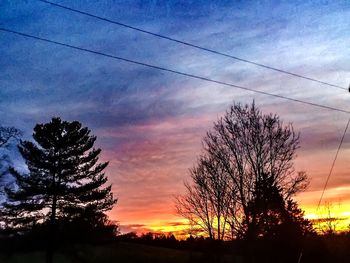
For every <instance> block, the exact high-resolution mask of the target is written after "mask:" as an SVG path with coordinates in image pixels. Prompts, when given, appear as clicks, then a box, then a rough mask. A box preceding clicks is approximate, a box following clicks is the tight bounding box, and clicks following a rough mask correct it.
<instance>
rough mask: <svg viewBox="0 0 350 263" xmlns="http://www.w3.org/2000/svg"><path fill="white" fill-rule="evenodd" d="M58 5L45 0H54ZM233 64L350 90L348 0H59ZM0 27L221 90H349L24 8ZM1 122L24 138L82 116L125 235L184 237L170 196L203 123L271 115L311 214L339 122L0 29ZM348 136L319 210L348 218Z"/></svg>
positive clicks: (296, 106)
mask: <svg viewBox="0 0 350 263" xmlns="http://www.w3.org/2000/svg"><path fill="white" fill-rule="evenodd" d="M53 1H54V0H53ZM55 2H56V3H60V4H62V5H65V6H68V7H71V8H75V9H79V10H81V11H84V12H88V13H92V14H94V15H97V16H101V17H104V18H108V19H111V20H115V21H118V22H121V23H125V24H128V25H131V26H134V27H139V28H142V29H144V30H148V31H151V32H154V33H157V34H162V35H166V36H169V37H172V38H176V39H179V40H183V41H186V42H190V43H193V44H196V45H200V46H203V47H206V48H209V49H214V50H217V51H220V52H224V53H227V54H230V55H233V56H237V57H240V58H243V59H248V60H252V61H254V62H257V63H261V64H266V65H269V66H272V67H275V68H279V69H282V70H286V71H291V72H293V73H296V74H300V75H304V76H307V77H311V78H315V79H319V80H321V81H325V82H329V83H332V84H335V85H338V86H340V87H343V88H345V89H347V88H348V86H349V83H350V74H349V73H350V45H349V43H350V20H349V17H350V3H349V1H346V0H344V1H326V0H323V1H204V0H200V1H194V0H193V1H191V0H189V1H157V0H150V1H107V0H106V1H78V0H76V1H68V0H67V1H58V0H55ZM0 27H1V28H6V29H10V30H15V31H20V32H22V33H26V34H31V35H35V36H38V37H42V38H47V39H51V40H54V41H58V42H63V43H66V44H69V45H74V46H78V47H81V48H86V49H91V50H94V51H98V52H103V53H106V54H110V55H114V56H119V57H124V58H126V59H131V60H136V61H139V62H142V63H148V64H152V65H156V66H160V67H165V68H169V69H171V70H178V71H181V72H186V73H188V74H194V75H199V76H202V77H205V78H211V79H215V80H218V81H223V82H228V83H232V84H235V85H241V86H244V87H248V88H252V89H256V90H259V91H263V92H270V93H274V94H279V95H282V96H287V97H290V98H294V99H299V100H304V101H307V102H311V103H317V104H323V105H327V106H330V107H335V108H340V109H343V110H350V108H349V101H350V98H349V95H350V94H349V92H348V91H347V90H343V89H339V88H334V87H329V86H326V85H322V84H319V83H315V82H312V81H309V80H305V79H301V78H297V77H293V76H290V75H286V74H283V73H280V72H275V71H271V70H268V69H265V68H261V67H257V66H254V65H251V64H247V63H244V62H240V61H237V60H233V59H231V58H227V57H222V56H218V55H216V54H211V53H208V52H205V51H203V50H198V49H194V48H191V47H188V46H184V45H181V44H179V43H174V42H171V41H168V40H165V39H160V38H156V37H154V36H150V35H147V34H144V33H141V32H137V31H134V30H131V29H127V28H124V27H120V26H118V25H115V24H111V23H108V22H106V21H101V20H97V19H95V18H92V17H87V16H84V15H82V14H77V13H74V12H70V11H67V10H63V9H60V8H57V7H54V6H51V5H49V4H47V3H43V2H40V1H36V0H32V1H27V0H18V1H10V0H8V1H6V0H3V1H0ZM0 69H1V70H0V121H1V123H0V125H2V126H15V127H17V128H19V129H21V130H22V131H23V134H24V135H23V137H24V139H31V134H32V129H33V127H34V126H35V124H36V123H45V122H48V121H49V120H50V119H51V118H52V117H54V116H59V117H61V118H62V119H64V120H68V121H73V120H78V121H80V122H82V123H83V125H84V126H87V127H89V128H90V129H91V130H92V133H93V134H94V135H96V136H97V141H96V145H97V147H100V148H101V149H102V154H101V160H102V161H105V160H108V161H110V164H109V166H108V168H107V169H106V174H107V176H108V178H109V182H110V183H112V184H113V188H112V189H113V192H114V194H115V196H116V197H118V203H117V205H116V206H115V208H114V209H113V210H112V211H110V212H109V216H110V217H111V219H113V220H117V221H118V222H119V224H120V225H121V229H122V231H124V232H127V231H138V232H140V231H147V230H152V231H173V232H176V231H178V230H181V229H182V228H183V224H184V221H183V219H182V218H181V217H179V216H178V215H176V213H175V208H174V196H175V195H177V194H182V193H184V190H185V189H184V185H183V182H184V181H185V180H188V179H189V172H188V170H189V168H191V167H192V166H193V165H194V163H195V160H196V158H197V156H198V155H199V154H200V153H201V141H202V138H203V137H204V136H205V133H206V131H208V130H209V129H211V127H212V126H213V122H215V121H216V120H217V119H218V118H219V117H220V116H223V114H224V113H225V110H226V109H228V107H229V106H230V105H232V104H233V103H234V102H240V103H251V102H252V101H253V100H255V103H256V105H257V106H258V107H259V108H260V109H261V110H262V111H263V112H265V113H270V112H273V113H276V114H278V115H279V116H280V118H281V119H282V120H283V121H284V123H289V122H291V123H292V124H293V126H294V128H295V130H296V131H298V132H300V133H301V142H300V149H299V150H298V152H297V153H298V157H297V158H296V160H295V168H296V170H297V171H306V172H307V174H308V175H309V178H310V185H309V188H308V189H307V190H306V191H305V192H303V193H301V194H298V196H296V199H297V200H298V202H299V205H300V206H301V207H302V208H303V209H305V211H306V214H307V215H308V216H309V217H310V218H313V217H315V216H316V215H317V214H320V212H316V206H317V203H318V200H319V198H320V195H321V192H322V189H323V187H324V184H325V181H326V178H327V175H328V173H329V170H330V168H331V164H332V162H333V159H334V156H335V153H336V150H337V148H338V145H339V142H340V139H341V137H342V134H343V132H344V129H345V126H346V123H347V121H348V118H349V114H346V113H341V112H337V111H331V110H327V109H322V108H318V107H315V106H310V105H304V104H300V103H297V102H292V101H287V100H283V99H280V98H275V97H270V96H266V95H262V94H257V93H253V92H249V91H243V90H239V89H235V88H233V87H227V86H222V85H218V84H215V83H210V82H206V81H203V80H198V79H193V78H189V77H185V76H181V75H176V74H173V73H169V72H163V71H159V70H156V69H151V68H147V67H144V66H140V65H135V64H130V63H127V62H123V61H119V60H115V59H112V58H107V57H103V56H99V55H96V54H90V53H87V52H83V51H78V50H72V49H70V48H67V47H62V46H57V45H54V44H49V43H45V42H41V41H38V40H34V39H28V38H25V37H23V36H19V35H15V34H11V33H7V32H3V31H0ZM349 171H350V136H349V134H346V136H345V137H344V142H343V144H342V148H341V150H340V152H339V156H338V159H337V161H336V164H335V167H334V170H333V173H332V176H331V178H330V180H329V183H328V187H327V191H326V192H325V194H324V198H323V199H324V201H327V202H331V203H332V204H334V207H337V208H334V209H333V211H334V213H335V215H336V216H338V217H342V218H343V219H344V220H343V221H344V222H349V221H346V220H345V219H347V217H348V216H349V215H350V176H349Z"/></svg>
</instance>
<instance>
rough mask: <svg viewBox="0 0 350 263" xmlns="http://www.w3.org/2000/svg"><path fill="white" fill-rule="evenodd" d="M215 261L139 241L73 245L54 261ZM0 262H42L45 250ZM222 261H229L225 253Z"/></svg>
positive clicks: (177, 262) (20, 254) (0, 259)
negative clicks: (100, 244) (138, 242)
mask: <svg viewBox="0 0 350 263" xmlns="http://www.w3.org/2000/svg"><path fill="white" fill-rule="evenodd" d="M206 260H210V261H213V260H214V261H215V259H214V258H210V256H208V255H204V254H202V253H199V252H193V253H191V252H190V251H186V250H176V249H170V248H162V247H154V246H147V245H141V244H131V243H116V244H109V245H104V246H91V245H74V246H72V247H71V248H69V249H65V250H64V251H62V250H61V251H60V252H58V253H56V255H55V259H54V262H55V263H80V262H84V263H85V262H86V263H90V262H91V263H92V262H99V263H109V262H128V263H129V262H130V263H133V262H150V263H151V262H155V263H157V262H159V263H160V262H169V263H172V262H174V263H181V262H206ZM0 262H1V263H23V262H25V263H41V262H45V253H44V252H30V253H16V254H15V255H7V256H4V255H2V256H0ZM221 262H232V260H231V257H229V256H225V257H224V258H223V259H222V260H221Z"/></svg>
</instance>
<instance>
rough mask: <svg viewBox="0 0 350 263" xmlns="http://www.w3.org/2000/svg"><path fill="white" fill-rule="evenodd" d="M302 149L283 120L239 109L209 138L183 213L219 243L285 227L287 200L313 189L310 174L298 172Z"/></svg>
mask: <svg viewBox="0 0 350 263" xmlns="http://www.w3.org/2000/svg"><path fill="white" fill-rule="evenodd" d="M298 145H299V134H296V133H295V132H294V130H293V127H292V125H291V124H288V125H283V122H282V121H281V120H280V119H279V117H278V116H277V115H273V114H263V113H262V112H261V111H260V110H259V109H258V108H257V107H256V106H255V104H254V102H253V103H252V105H244V106H243V105H241V104H234V105H233V106H232V107H231V108H230V109H229V110H228V111H227V112H226V114H225V116H224V117H222V118H220V119H219V120H218V121H217V122H216V123H214V128H213V130H211V131H209V132H208V133H207V135H206V137H205V138H204V141H203V148H204V149H203V154H202V156H201V157H200V158H199V159H198V161H197V164H196V165H195V168H193V169H192V170H191V180H192V184H188V183H187V184H185V186H186V190H187V192H186V194H185V195H184V196H182V197H179V198H178V199H177V210H178V212H179V214H181V215H183V216H185V217H186V218H189V216H188V215H191V217H194V216H197V220H198V221H199V222H198V224H201V225H203V226H204V227H203V230H205V231H206V233H207V234H208V235H209V236H210V237H215V235H214V234H215V233H217V234H216V238H217V239H222V238H223V237H224V236H225V235H229V236H231V237H234V236H235V237H237V236H240V237H253V238H254V237H258V236H261V235H262V234H263V232H262V228H264V227H266V225H267V222H274V224H281V223H282V222H283V218H282V217H283V215H286V214H287V213H284V211H282V210H285V208H286V205H287V201H288V200H291V198H292V197H293V196H294V195H295V194H296V193H298V192H299V191H302V190H304V189H305V187H306V186H307V183H308V181H307V176H306V173H305V172H295V170H294V168H293V160H294V159H295V157H296V153H295V152H296V150H297V148H298ZM186 215H187V216H186ZM270 219H271V220H270ZM192 220H193V219H192ZM214 228H215V229H216V230H215V231H214ZM218 234H219V236H218Z"/></svg>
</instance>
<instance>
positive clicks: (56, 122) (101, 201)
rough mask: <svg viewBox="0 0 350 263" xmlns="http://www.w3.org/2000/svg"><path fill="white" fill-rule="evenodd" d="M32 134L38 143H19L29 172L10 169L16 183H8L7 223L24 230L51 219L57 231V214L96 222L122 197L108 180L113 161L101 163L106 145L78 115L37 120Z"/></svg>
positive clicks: (60, 217) (70, 219)
mask: <svg viewBox="0 0 350 263" xmlns="http://www.w3.org/2000/svg"><path fill="white" fill-rule="evenodd" d="M33 138H34V140H35V142H36V143H33V142H30V141H21V143H20V145H19V151H20V153H21V154H22V156H23V158H24V159H25V161H26V164H27V166H28V169H29V174H27V175H22V174H20V173H18V172H17V171H16V170H15V169H14V168H12V169H11V173H12V175H13V176H14V178H15V182H16V187H12V188H6V193H7V196H8V200H7V202H6V203H5V204H4V207H5V213H6V223H7V225H8V227H11V228H14V229H17V230H24V229H28V228H30V227H32V226H33V225H37V224H49V225H51V230H52V231H54V229H55V228H56V227H55V225H56V224H57V221H58V220H59V221H62V222H63V221H64V222H65V223H67V222H74V221H75V220H81V218H85V221H86V220H90V221H89V223H90V225H91V226H92V227H94V226H95V225H96V221H98V219H97V218H102V219H103V218H105V214H104V212H105V211H107V210H110V209H111V208H112V207H113V205H114V204H115V203H116V201H117V200H116V199H114V198H113V194H112V192H111V185H109V186H104V185H105V183H106V182H107V177H106V176H105V174H104V172H103V171H104V169H105V168H106V167H107V165H108V162H105V163H98V159H99V155H100V153H101V150H100V149H95V148H93V145H94V142H95V140H96V137H95V136H92V135H90V130H89V129H88V128H86V127H82V125H81V123H79V122H77V121H73V122H67V121H62V120H61V119H60V118H53V119H52V120H51V122H49V123H46V124H37V125H36V126H35V128H34V133H33ZM87 215H89V216H88V217H87Z"/></svg>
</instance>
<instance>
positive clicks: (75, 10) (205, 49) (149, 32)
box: [38, 0, 348, 90]
mask: <svg viewBox="0 0 350 263" xmlns="http://www.w3.org/2000/svg"><path fill="white" fill-rule="evenodd" d="M38 1H40V2H43V3H46V4H50V5H52V6H55V7H59V8H62V9H65V10H69V11H71V12H75V13H79V14H82V15H85V16H89V17H93V18H96V19H99V20H102V21H105V22H109V23H112V24H115V25H118V26H122V27H125V28H129V29H132V30H135V31H138V32H142V33H145V34H148V35H152V36H155V37H158V38H162V39H166V40H169V41H172V42H176V43H179V44H182V45H185V46H189V47H192V48H196V49H200V50H203V51H206V52H210V53H213V54H216V55H220V56H224V57H228V58H231V59H235V60H238V61H241V62H245V63H249V64H252V65H255V66H258V67H262V68H265V69H269V70H273V71H277V72H280V73H284V74H288V75H290V76H294V77H297V78H302V79H306V80H309V81H313V82H317V83H319V84H322V85H326V86H329V87H333V88H338V89H342V90H348V89H347V88H344V87H341V86H339V85H335V84H332V83H329V82H325V81H321V80H318V79H315V78H310V77H307V76H303V75H300V74H297V73H293V72H290V71H286V70H283V69H279V68H275V67H271V66H268V65H265V64H261V63H258V62H254V61H251V60H248V59H244V58H240V57H237V56H233V55H230V54H227V53H223V52H220V51H216V50H214V49H209V48H205V47H202V46H198V45H196V44H192V43H189V42H185V41H182V40H178V39H175V38H172V37H169V36H166V35H162V34H157V33H154V32H151V31H147V30H144V29H141V28H138V27H134V26H130V25H127V24H124V23H121V22H118V21H115V20H111V19H108V18H104V17H101V16H97V15H94V14H91V13H87V12H84V11H81V10H78V9H74V8H71V7H68V6H64V5H60V4H56V3H53V2H50V1H46V0H38Z"/></svg>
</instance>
